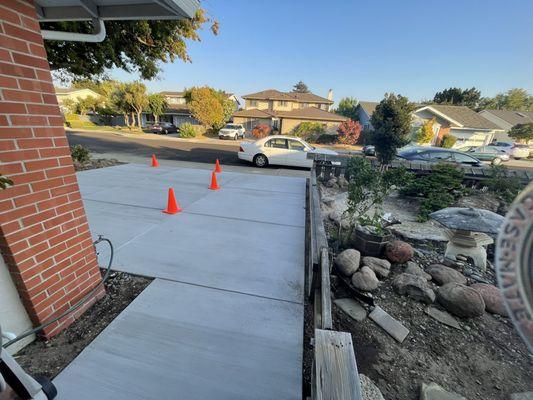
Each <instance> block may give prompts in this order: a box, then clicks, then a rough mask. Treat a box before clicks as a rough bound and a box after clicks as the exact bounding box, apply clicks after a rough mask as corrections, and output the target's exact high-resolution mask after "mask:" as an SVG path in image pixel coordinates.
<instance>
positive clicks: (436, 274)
mask: <svg viewBox="0 0 533 400" xmlns="http://www.w3.org/2000/svg"><path fill="white" fill-rule="evenodd" d="M427 272H428V273H429V274H430V275H431V277H432V278H433V280H434V281H435V282H437V284H438V285H445V284H447V283H452V282H454V283H460V284H463V285H466V277H465V276H464V275H463V274H461V273H460V272H459V271H457V270H455V269H453V268H450V267H447V266H445V265H442V264H432V265H430V266H429V267H428V269H427Z"/></svg>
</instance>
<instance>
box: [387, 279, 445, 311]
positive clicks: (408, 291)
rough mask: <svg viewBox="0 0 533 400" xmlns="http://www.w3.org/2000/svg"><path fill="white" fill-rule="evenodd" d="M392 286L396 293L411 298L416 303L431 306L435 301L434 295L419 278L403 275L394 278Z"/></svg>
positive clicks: (425, 281)
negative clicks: (419, 302)
mask: <svg viewBox="0 0 533 400" xmlns="http://www.w3.org/2000/svg"><path fill="white" fill-rule="evenodd" d="M392 286H394V289H395V290H396V292H398V293H399V294H402V295H404V294H405V295H407V296H409V297H412V298H413V299H415V300H417V301H421V302H423V303H426V304H431V303H433V302H434V301H435V293H434V292H433V290H432V289H431V287H430V286H429V285H428V283H427V280H426V279H425V278H423V277H421V276H417V275H413V274H407V273H403V274H400V275H398V276H397V277H396V278H394V281H393V282H392Z"/></svg>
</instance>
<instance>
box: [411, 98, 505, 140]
mask: <svg viewBox="0 0 533 400" xmlns="http://www.w3.org/2000/svg"><path fill="white" fill-rule="evenodd" d="M431 119H434V120H435V123H434V125H433V130H434V131H435V141H436V140H437V138H442V137H443V136H445V135H452V136H455V137H456V138H457V142H456V143H455V145H454V147H456V148H458V147H462V146H483V145H486V144H489V143H490V142H492V140H493V139H494V137H495V135H496V134H498V133H502V132H503V130H502V129H501V128H500V127H499V126H498V125H496V124H495V123H493V122H491V121H489V120H488V119H486V118H483V117H482V116H481V115H479V114H478V113H476V112H475V111H473V110H471V109H470V108H468V107H466V106H449V105H442V104H431V105H427V106H423V107H420V108H418V109H417V110H415V111H414V112H413V125H414V126H417V125H418V126H419V125H422V124H423V123H424V122H425V121H427V120H431Z"/></svg>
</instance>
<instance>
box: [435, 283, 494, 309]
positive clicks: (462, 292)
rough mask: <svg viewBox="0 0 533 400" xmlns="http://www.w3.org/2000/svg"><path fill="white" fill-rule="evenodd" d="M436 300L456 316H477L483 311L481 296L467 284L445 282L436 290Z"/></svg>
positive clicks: (483, 304)
mask: <svg viewBox="0 0 533 400" xmlns="http://www.w3.org/2000/svg"><path fill="white" fill-rule="evenodd" d="M437 301H438V302H439V303H440V304H441V305H442V306H443V307H444V308H445V309H446V310H448V311H449V312H451V313H452V314H454V315H456V316H458V317H464V318H469V317H479V316H481V315H483V312H484V311H485V302H484V301H483V297H481V295H480V294H479V293H478V292H477V291H476V290H475V289H472V288H471V287H469V286H466V285H462V284H460V283H455V282H452V283H447V284H445V285H443V286H441V287H440V288H439V289H438V290H437Z"/></svg>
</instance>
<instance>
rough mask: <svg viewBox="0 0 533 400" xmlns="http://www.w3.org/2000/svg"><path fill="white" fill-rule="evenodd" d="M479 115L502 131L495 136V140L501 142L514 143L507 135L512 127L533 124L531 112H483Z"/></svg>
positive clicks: (532, 112) (532, 113)
mask: <svg viewBox="0 0 533 400" xmlns="http://www.w3.org/2000/svg"><path fill="white" fill-rule="evenodd" d="M479 115H481V116H483V117H484V118H486V119H488V120H489V121H491V122H492V123H494V124H496V125H498V127H499V128H500V129H502V130H503V132H499V133H497V134H496V135H495V139H496V140H497V141H501V142H514V141H515V140H514V139H513V138H510V137H509V135H507V133H508V132H509V130H511V128H512V127H513V126H515V125H518V124H527V123H531V122H533V111H514V110H483V111H480V112H479Z"/></svg>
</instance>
